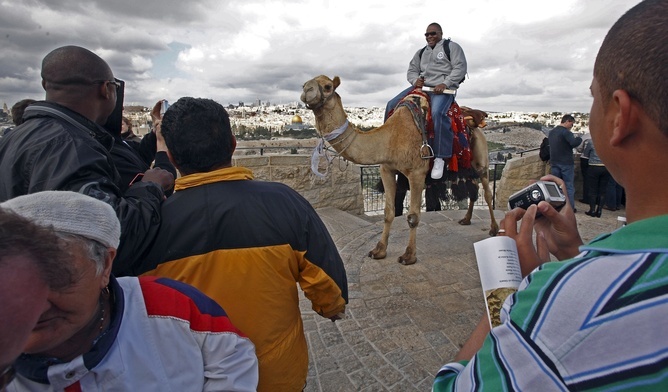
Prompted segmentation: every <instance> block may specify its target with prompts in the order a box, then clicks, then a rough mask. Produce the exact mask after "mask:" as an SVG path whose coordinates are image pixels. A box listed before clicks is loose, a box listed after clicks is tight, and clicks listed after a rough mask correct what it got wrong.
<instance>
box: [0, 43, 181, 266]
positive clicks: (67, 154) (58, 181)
mask: <svg viewBox="0 0 668 392" xmlns="http://www.w3.org/2000/svg"><path fill="white" fill-rule="evenodd" d="M42 87H43V88H44V90H45V91H46V99H45V100H44V101H39V102H36V103H33V104H32V105H30V106H29V107H28V108H27V109H26V111H25V113H24V116H23V120H24V122H23V124H21V125H20V126H18V127H16V128H15V129H14V131H13V132H12V133H10V135H8V136H7V137H4V138H2V140H1V141H0V202H1V201H4V200H8V199H11V198H13V197H16V196H20V195H24V194H28V193H34V192H39V191H44V190H70V191H75V192H81V193H84V194H87V195H89V196H92V197H95V198H98V199H100V200H104V201H105V202H107V203H109V204H110V205H111V206H112V207H113V208H114V209H115V211H116V213H117V214H118V217H119V219H120V221H121V225H122V232H123V235H122V237H121V245H120V247H119V249H118V256H117V258H116V261H115V262H114V273H115V274H116V275H128V274H132V273H133V263H134V262H135V260H138V259H139V258H140V257H141V255H142V253H144V252H145V251H146V248H147V247H148V246H149V244H150V243H151V240H152V239H153V236H154V235H155V233H156V231H157V228H158V226H159V225H160V204H161V202H162V200H163V199H164V193H163V184H165V183H167V182H170V181H173V176H172V174H171V173H168V172H167V171H165V170H162V169H152V170H148V171H146V172H145V174H144V176H143V178H142V180H141V181H138V182H135V183H134V184H133V185H132V186H130V187H129V188H128V187H127V186H125V187H124V186H123V184H122V183H121V178H120V176H119V173H118V170H117V168H116V166H115V164H114V162H113V158H112V156H111V154H110V151H111V149H112V147H113V144H114V141H113V137H112V136H111V135H110V134H109V133H108V132H107V131H106V130H105V129H104V128H103V127H102V124H104V123H105V122H106V121H107V118H108V117H109V115H110V114H111V113H112V111H113V110H114V107H115V105H116V98H117V95H116V93H117V89H118V87H119V82H118V81H117V80H115V79H114V74H113V72H112V71H111V68H110V67H109V65H108V64H107V63H106V62H105V61H104V60H103V59H102V58H100V57H99V56H97V55H96V54H95V53H93V52H91V51H89V50H88V49H85V48H81V47H78V46H64V47H61V48H58V49H55V50H53V51H52V52H51V53H49V54H47V55H46V57H44V60H43V61H42ZM125 188H127V190H126V191H125V192H122V191H121V189H125Z"/></svg>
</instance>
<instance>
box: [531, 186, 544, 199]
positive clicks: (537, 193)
mask: <svg viewBox="0 0 668 392" xmlns="http://www.w3.org/2000/svg"><path fill="white" fill-rule="evenodd" d="M541 195H542V194H541V193H540V191H539V190H538V189H534V190H532V191H531V200H533V201H539V200H540V197H541Z"/></svg>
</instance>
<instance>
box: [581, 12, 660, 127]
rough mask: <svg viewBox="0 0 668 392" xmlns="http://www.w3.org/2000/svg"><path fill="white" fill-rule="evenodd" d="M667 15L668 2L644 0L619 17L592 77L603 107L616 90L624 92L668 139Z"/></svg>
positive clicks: (601, 51)
mask: <svg viewBox="0 0 668 392" xmlns="http://www.w3.org/2000/svg"><path fill="white" fill-rule="evenodd" d="M666 15H668V1H666V0H645V1H643V2H641V3H639V4H638V5H636V6H635V7H633V8H631V9H630V10H629V11H628V12H626V13H625V14H624V15H623V16H622V17H621V18H619V20H618V21H617V22H616V23H615V24H614V25H613V26H612V28H610V31H608V34H607V35H606V37H605V39H604V40H603V43H602V44H601V49H600V50H599V52H598V55H597V56H596V63H595V64H594V77H595V78H596V81H597V82H598V85H599V87H600V89H601V93H602V96H603V104H604V105H606V106H607V105H608V104H609V103H610V100H611V99H612V93H613V92H614V91H615V90H624V91H626V92H627V93H628V94H629V96H630V97H631V98H632V99H634V100H636V101H637V102H638V103H640V105H642V107H643V109H644V110H645V112H646V113H647V115H648V116H649V117H650V118H651V119H652V120H653V121H654V122H655V123H656V124H657V126H658V127H659V129H660V130H661V132H663V134H664V135H666V136H668V78H666V75H668V45H666V40H665V37H668V18H667V17H666ZM661 37H664V38H661Z"/></svg>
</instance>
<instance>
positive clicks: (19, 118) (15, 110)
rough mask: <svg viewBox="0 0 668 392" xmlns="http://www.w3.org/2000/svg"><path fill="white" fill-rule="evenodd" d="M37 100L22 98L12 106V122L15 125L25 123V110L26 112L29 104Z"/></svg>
mask: <svg viewBox="0 0 668 392" xmlns="http://www.w3.org/2000/svg"><path fill="white" fill-rule="evenodd" d="M34 102H36V101H35V100H34V99H30V98H28V99H22V100H20V101H18V102H17V103H15V104H14V106H12V108H11V110H10V113H11V114H12V122H13V123H14V125H21V124H23V112H25V110H26V108H27V107H28V105H30V104H31V103H34Z"/></svg>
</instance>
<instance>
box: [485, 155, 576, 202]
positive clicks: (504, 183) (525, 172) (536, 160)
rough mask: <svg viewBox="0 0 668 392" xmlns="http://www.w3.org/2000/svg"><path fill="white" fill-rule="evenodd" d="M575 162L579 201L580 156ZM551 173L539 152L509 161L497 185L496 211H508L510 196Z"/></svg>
mask: <svg viewBox="0 0 668 392" xmlns="http://www.w3.org/2000/svg"><path fill="white" fill-rule="evenodd" d="M573 160H574V163H575V199H576V200H577V199H579V198H581V197H582V174H581V173H580V156H579V155H575V156H574V157H573ZM549 173H550V167H549V164H547V163H545V162H543V161H541V160H540V157H539V156H538V151H536V152H530V153H528V154H525V155H524V156H522V157H518V158H513V159H509V160H508V161H507V162H506V166H505V167H504V168H503V174H502V175H501V180H499V181H497V183H496V209H498V210H504V211H505V210H507V209H508V198H510V195H512V194H513V193H515V192H517V191H518V190H520V189H522V188H524V187H525V186H527V185H529V184H530V183H531V182H533V181H535V180H539V179H540V178H541V177H542V176H544V175H545V174H549Z"/></svg>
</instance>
